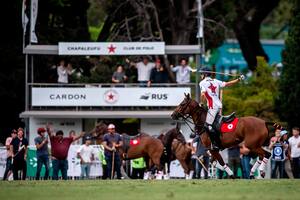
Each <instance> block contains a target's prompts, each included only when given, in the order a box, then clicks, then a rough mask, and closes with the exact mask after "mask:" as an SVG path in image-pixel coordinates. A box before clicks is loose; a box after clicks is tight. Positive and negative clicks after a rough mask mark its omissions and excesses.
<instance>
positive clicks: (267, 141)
mask: <svg viewBox="0 0 300 200" xmlns="http://www.w3.org/2000/svg"><path fill="white" fill-rule="evenodd" d="M265 125H266V129H267V130H268V137H267V138H266V140H265V141H264V143H263V146H269V144H270V139H271V137H273V133H270V130H269V128H268V126H273V127H274V128H275V129H282V126H281V125H280V124H278V123H277V122H265Z"/></svg>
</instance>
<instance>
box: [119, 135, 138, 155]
mask: <svg viewBox="0 0 300 200" xmlns="http://www.w3.org/2000/svg"><path fill="white" fill-rule="evenodd" d="M141 135H142V134H141V133H139V134H137V135H134V136H130V135H126V134H123V135H122V140H123V146H122V148H123V150H124V152H125V153H126V154H127V151H128V149H129V148H130V146H132V145H135V144H136V145H138V143H136V142H135V141H139V140H140V139H141Z"/></svg>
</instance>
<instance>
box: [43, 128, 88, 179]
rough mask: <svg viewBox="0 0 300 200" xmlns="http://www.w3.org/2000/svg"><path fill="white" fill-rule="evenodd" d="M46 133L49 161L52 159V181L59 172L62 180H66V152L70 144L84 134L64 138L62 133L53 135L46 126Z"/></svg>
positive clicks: (60, 131)
mask: <svg viewBox="0 0 300 200" xmlns="http://www.w3.org/2000/svg"><path fill="white" fill-rule="evenodd" d="M47 132H48V135H49V138H50V143H51V159H52V168H53V174H52V179H53V180H58V172H59V171H61V175H62V179H63V180H67V178H68V177H67V171H68V160H67V157H68V152H69V148H70V146H71V144H72V142H74V141H76V140H78V139H79V138H81V137H83V136H84V135H85V133H84V132H81V133H80V135H77V136H69V137H64V132H63V131H62V130H59V131H57V132H56V134H55V135H54V133H53V132H52V130H50V127H49V126H48V125H47Z"/></svg>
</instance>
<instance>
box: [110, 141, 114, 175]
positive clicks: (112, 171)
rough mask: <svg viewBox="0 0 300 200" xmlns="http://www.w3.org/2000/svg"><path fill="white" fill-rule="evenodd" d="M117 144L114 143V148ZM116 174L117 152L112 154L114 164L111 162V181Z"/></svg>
mask: <svg viewBox="0 0 300 200" xmlns="http://www.w3.org/2000/svg"><path fill="white" fill-rule="evenodd" d="M114 146H115V144H114V143H113V147H114ZM114 172H115V151H113V152H112V162H111V175H110V176H111V177H110V178H111V179H113V178H114Z"/></svg>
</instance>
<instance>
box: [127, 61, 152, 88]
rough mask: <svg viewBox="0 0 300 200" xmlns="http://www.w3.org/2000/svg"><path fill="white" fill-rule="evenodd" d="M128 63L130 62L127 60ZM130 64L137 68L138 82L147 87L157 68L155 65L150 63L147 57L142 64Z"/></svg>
mask: <svg viewBox="0 0 300 200" xmlns="http://www.w3.org/2000/svg"><path fill="white" fill-rule="evenodd" d="M126 62H127V63H129V62H130V61H129V60H128V59H126ZM130 64H131V65H133V66H135V67H136V68H137V71H138V82H139V83H140V86H141V87H146V86H147V83H148V81H149V80H150V73H151V70H152V69H153V68H154V67H155V63H153V62H149V58H148V57H147V56H145V57H143V61H142V62H138V63H133V62H130Z"/></svg>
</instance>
